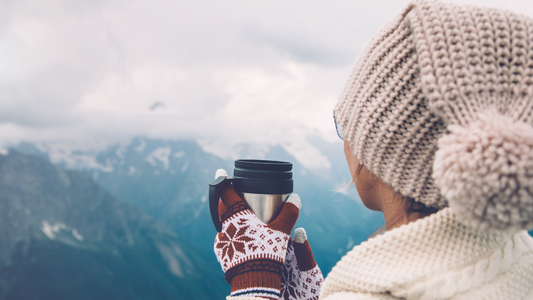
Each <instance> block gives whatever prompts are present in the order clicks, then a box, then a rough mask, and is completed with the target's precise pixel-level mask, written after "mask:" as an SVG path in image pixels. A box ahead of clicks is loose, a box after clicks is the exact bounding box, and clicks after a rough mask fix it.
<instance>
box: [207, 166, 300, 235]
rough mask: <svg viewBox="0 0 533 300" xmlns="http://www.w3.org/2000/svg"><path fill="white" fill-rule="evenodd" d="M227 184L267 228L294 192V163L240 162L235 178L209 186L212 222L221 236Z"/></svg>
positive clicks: (216, 181) (218, 181)
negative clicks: (220, 204) (221, 208)
mask: <svg viewBox="0 0 533 300" xmlns="http://www.w3.org/2000/svg"><path fill="white" fill-rule="evenodd" d="M225 184H232V185H233V188H234V189H235V191H236V192H237V194H239V196H240V197H241V198H242V199H243V200H244V202H246V204H247V205H248V206H249V207H250V209H251V210H252V211H253V212H254V214H255V215H256V216H257V217H258V218H259V219H260V220H261V221H263V222H264V223H265V224H267V223H269V222H270V221H272V220H274V219H275V218H276V216H277V215H278V214H279V212H280V211H281V209H282V207H283V204H284V203H285V201H287V198H289V195H290V194H291V193H292V191H293V179H292V163H290V162H284V161H275V160H257V159H238V160H236V161H235V170H234V171H233V177H230V178H226V177H219V178H217V179H216V180H215V181H213V182H211V183H210V184H209V206H210V210H211V218H212V219H213V224H215V228H216V229H217V231H218V232H220V231H221V230H222V224H221V222H220V218H219V216H218V201H219V199H220V192H221V189H222V187H223V186H224V185H225Z"/></svg>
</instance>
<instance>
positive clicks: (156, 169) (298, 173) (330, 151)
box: [16, 138, 382, 273]
mask: <svg viewBox="0 0 533 300" xmlns="http://www.w3.org/2000/svg"><path fill="white" fill-rule="evenodd" d="M315 144H316V147H317V148H319V149H322V151H323V153H325V154H327V156H328V159H329V161H330V163H331V166H332V167H331V168H330V169H328V170H323V171H321V172H319V173H316V170H315V171H313V172H312V171H310V170H308V169H306V168H304V167H303V166H302V165H301V164H300V163H298V161H297V160H296V159H295V158H294V157H293V156H291V155H290V154H289V153H288V152H287V151H286V150H285V149H284V148H283V147H281V146H269V147H266V148H265V147H261V152H260V153H259V154H258V152H257V151H254V149H256V148H257V147H254V145H241V146H240V147H239V149H238V151H239V152H240V154H239V156H240V157H242V158H262V159H275V160H284V161H291V162H292V163H293V174H294V182H295V190H294V192H295V193H298V194H299V195H300V197H301V198H302V202H303V207H302V210H301V214H300V217H299V220H298V223H297V225H296V226H303V227H305V228H306V230H307V232H308V235H309V239H310V242H311V245H312V247H313V251H314V254H315V258H316V259H317V262H318V263H319V264H320V265H321V267H322V269H323V272H324V273H327V272H329V270H330V269H331V268H332V267H333V265H334V264H335V263H336V262H337V261H338V260H339V259H340V257H341V256H342V255H343V254H344V253H346V251H348V250H350V249H351V248H352V247H353V246H354V245H356V244H358V243H360V242H361V241H363V240H365V239H366V238H367V237H368V236H369V235H370V234H371V233H372V232H373V231H374V230H376V229H377V228H379V226H380V225H381V222H382V220H381V218H380V217H379V216H378V214H375V213H373V212H370V211H369V210H367V209H366V208H364V206H362V205H361V204H360V202H359V201H358V200H357V196H356V192H355V189H353V188H352V189H350V188H348V189H345V190H340V189H341V188H342V187H344V186H346V185H347V184H348V183H349V181H347V180H346V178H347V177H350V175H349V172H348V170H347V167H346V163H345V161H344V154H343V150H342V145H340V146H339V145H338V144H335V145H332V144H328V143H325V142H323V141H319V140H317V141H315ZM16 149H18V150H19V151H23V152H25V153H32V154H34V155H40V156H44V157H48V158H49V159H50V160H51V161H52V162H54V163H55V164H57V165H60V166H63V167H66V168H70V169H77V170H83V171H85V172H87V173H88V174H90V175H91V176H92V177H93V178H94V179H95V180H96V181H97V182H99V183H100V184H101V185H102V186H103V187H104V188H106V189H107V190H108V191H109V192H110V193H111V194H112V195H114V196H115V197H117V198H118V199H119V200H121V201H123V202H126V203H129V204H132V205H134V206H136V207H137V208H140V209H141V210H143V211H144V212H146V213H147V214H148V215H150V216H152V217H154V218H155V219H156V220H158V221H161V222H162V223H164V224H166V225H167V226H168V227H169V228H170V229H172V230H173V231H175V232H176V233H177V234H178V235H179V236H180V237H182V238H183V239H186V240H188V241H189V242H190V243H191V244H192V245H194V246H195V247H197V248H199V249H201V251H203V254H204V255H205V257H207V258H212V257H213V254H212V247H213V246H212V245H213V240H214V236H215V234H216V231H215V229H214V227H213V225H212V223H211V218H210V215H209V208H208V202H207V192H208V183H209V182H211V181H212V180H213V179H214V178H213V176H214V174H215V171H216V170H217V169H219V168H224V169H226V170H228V173H230V174H232V170H233V160H228V159H222V158H220V157H217V156H215V155H213V154H210V153H207V152H205V151H204V150H203V149H202V148H201V147H200V146H199V145H198V144H197V143H196V142H194V141H168V140H153V139H147V138H136V139H133V140H132V141H131V142H130V143H129V144H127V145H116V146H113V147H109V148H107V149H105V150H100V151H92V152H90V151H83V150H79V149H66V147H63V148H61V147H60V146H58V145H52V146H51V145H38V146H35V145H31V144H21V145H19V146H17V147H16ZM339 190H340V191H339Z"/></svg>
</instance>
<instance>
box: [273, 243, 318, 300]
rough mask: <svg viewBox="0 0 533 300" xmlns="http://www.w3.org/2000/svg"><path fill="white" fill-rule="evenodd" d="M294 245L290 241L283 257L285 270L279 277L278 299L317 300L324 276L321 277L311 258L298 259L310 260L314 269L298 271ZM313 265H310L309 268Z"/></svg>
mask: <svg viewBox="0 0 533 300" xmlns="http://www.w3.org/2000/svg"><path fill="white" fill-rule="evenodd" d="M306 243H307V241H306ZM294 245H295V242H294V241H293V240H291V241H290V242H289V245H288V247H287V248H288V249H287V256H286V257H285V268H284V270H283V273H282V276H281V291H280V294H281V298H280V299H283V300H295V299H298V300H317V299H318V296H319V293H320V287H321V286H322V282H323V281H324V276H323V275H322V272H321V271H320V268H319V267H318V265H316V263H314V260H313V258H312V256H311V257H301V258H300V259H302V260H305V259H311V260H312V262H313V264H314V267H312V268H311V269H309V270H300V267H299V266H298V260H297V257H296V253H295V249H294ZM299 246H301V245H299ZM309 249H310V248H309ZM313 264H311V266H312V265H313Z"/></svg>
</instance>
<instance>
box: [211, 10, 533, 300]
mask: <svg viewBox="0 0 533 300" xmlns="http://www.w3.org/2000/svg"><path fill="white" fill-rule="evenodd" d="M334 118H335V122H336V125H337V129H338V132H339V135H340V136H341V138H343V139H344V149H345V153H346V158H347V161H348V164H349V166H350V170H351V172H352V174H353V179H354V182H355V185H356V187H357V191H358V193H359V195H360V196H361V199H362V201H363V203H364V204H365V205H366V206H367V207H369V208H371V209H374V210H379V211H382V212H383V214H384V216H385V221H386V232H385V233H383V234H381V235H377V236H376V237H374V238H371V239H369V240H368V241H367V242H364V243H362V244H361V245H359V246H356V247H354V249H353V250H352V251H350V252H349V253H348V254H346V256H345V257H343V258H342V260H341V261H340V262H339V263H338V264H337V265H336V266H335V267H334V268H333V270H332V271H331V273H330V274H328V277H327V278H326V280H325V281H324V282H323V283H322V281H321V275H320V273H319V270H318V267H317V266H316V264H314V260H313V259H312V255H311V254H310V248H309V246H308V243H307V241H306V238H305V232H303V231H301V230H297V234H296V236H295V241H294V242H293V241H292V240H291V239H290V237H289V234H290V232H291V230H292V227H293V226H294V223H295V221H296V218H297V214H298V208H299V206H300V204H299V199H298V198H297V196H294V197H293V198H291V200H289V202H288V203H287V204H286V205H285V207H284V210H283V212H282V213H281V214H280V215H279V216H278V218H277V219H276V220H275V221H274V222H272V223H270V224H268V225H264V224H260V222H259V223H258V222H257V220H255V219H254V216H253V214H251V213H250V212H249V210H247V209H246V207H245V206H243V205H242V201H240V199H238V196H236V195H235V193H234V192H233V191H232V190H231V189H228V190H226V191H225V193H224V195H223V197H222V199H223V204H221V205H220V213H221V216H222V219H223V220H224V231H223V232H222V233H220V234H219V235H218V236H217V242H218V244H219V245H220V243H222V242H224V241H226V240H227V241H228V243H235V242H236V241H237V240H238V239H239V238H240V239H241V242H242V247H240V248H239V249H240V250H241V251H240V252H239V253H237V254H235V253H236V252H235V251H233V252H234V253H233V254H234V255H232V257H231V258H230V257H229V255H228V251H226V252H225V253H224V251H222V250H221V249H220V247H219V248H217V247H215V252H216V254H217V257H218V258H219V261H220V262H221V264H222V267H223V269H224V271H225V272H226V279H227V280H228V282H229V283H230V284H231V285H232V296H230V297H229V298H242V299H246V298H249V299H256V298H258V299H261V298H270V299H278V298H280V297H282V298H284V299H316V298H317V296H316V293H314V294H313V293H310V291H309V287H310V285H312V289H314V291H315V292H317V290H318V289H319V290H320V299H327V300H334V299H533V239H532V238H531V237H529V235H528V234H527V232H526V231H525V230H527V229H531V228H533V127H532V125H533V20H531V19H530V18H527V17H524V16H519V15H517V14H514V13H510V12H506V11H501V10H496V9H486V8H476V7H467V6H459V5H455V4H445V3H440V2H433V1H426V0H417V1H414V2H413V3H412V4H411V5H409V6H408V7H407V8H406V9H405V10H404V11H403V12H402V14H401V15H400V16H399V17H398V18H396V19H394V20H393V21H391V22H390V23H389V24H387V25H386V26H385V27H384V28H383V29H381V31H379V33H378V34H377V35H376V36H375V37H374V39H373V40H372V41H371V42H370V45H369V46H368V47H367V49H366V50H365V52H364V53H363V55H362V56H361V57H360V58H359V59H358V61H357V63H356V65H355V67H354V70H353V73H352V75H351V77H350V79H349V80H348V83H347V85H346V89H345V91H344V93H343V94H342V96H341V98H340V100H339V102H338V104H337V106H336V108H335V112H334ZM239 203H241V204H239ZM239 222H240V223H239ZM269 241H270V242H272V244H269ZM250 245H251V246H250ZM254 245H256V246H257V245H259V248H257V249H256V248H254V247H255V246H254ZM264 245H267V247H265V246H264ZM268 245H270V248H268ZM261 247H262V248H261ZM260 248H261V249H265V250H261V249H260ZM296 248H298V251H296V250H295V249H296ZM252 249H256V250H254V251H252ZM274 250H276V251H274ZM295 261H297V264H296V267H295V265H294V264H295ZM287 269H290V272H289V273H290V274H288V275H286V276H283V271H284V270H285V271H286V270H287ZM286 273H287V272H286ZM288 290H289V291H290V292H289V293H287V291H288ZM254 297H255V298H254Z"/></svg>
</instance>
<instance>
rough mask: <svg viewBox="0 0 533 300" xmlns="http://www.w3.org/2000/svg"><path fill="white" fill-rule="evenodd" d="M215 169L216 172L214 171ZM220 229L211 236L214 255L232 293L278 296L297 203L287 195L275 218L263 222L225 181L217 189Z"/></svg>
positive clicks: (294, 195) (266, 296) (273, 297)
mask: <svg viewBox="0 0 533 300" xmlns="http://www.w3.org/2000/svg"><path fill="white" fill-rule="evenodd" d="M218 174H219V172H217V175H218ZM221 199H222V202H219V215H220V219H221V221H222V231H221V232H220V233H218V234H217V236H216V239H215V246H214V249H215V255H216V257H217V259H218V261H219V263H220V265H221V266H222V270H223V271H224V273H225V279H226V281H227V282H228V283H229V284H230V285H231V296H233V297H239V296H243V297H263V298H269V299H279V297H280V288H281V274H282V272H283V268H284V265H285V256H286V254H287V246H288V242H289V240H290V233H291V231H292V228H293V227H294V224H295V223H296V220H297V219H298V213H299V209H300V207H301V202H300V198H299V197H298V195H296V194H292V195H291V196H289V199H288V200H287V202H286V203H285V204H284V206H283V209H282V210H281V212H280V213H279V215H278V216H277V217H276V219H275V220H274V221H272V222H270V223H268V224H264V223H263V222H262V221H261V220H259V218H257V217H256V216H255V215H254V213H253V212H252V211H251V210H250V208H248V206H247V205H246V203H245V202H244V201H243V200H242V199H241V198H240V197H239V195H238V194H237V193H236V192H235V190H234V189H233V187H232V186H231V185H230V184H228V185H227V186H225V187H224V188H223V189H222V192H221Z"/></svg>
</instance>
